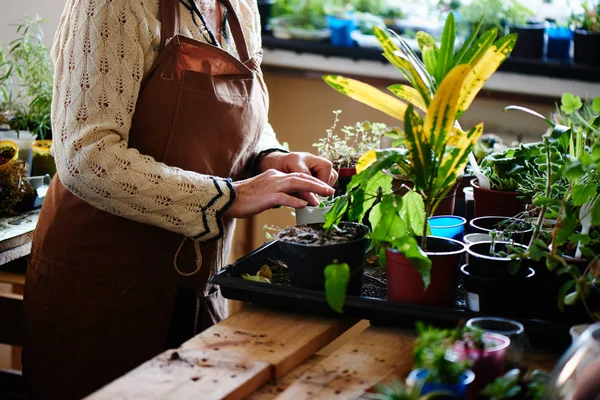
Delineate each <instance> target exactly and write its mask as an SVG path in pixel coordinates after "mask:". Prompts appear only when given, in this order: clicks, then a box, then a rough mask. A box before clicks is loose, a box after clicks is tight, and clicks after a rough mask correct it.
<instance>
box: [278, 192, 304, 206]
mask: <svg viewBox="0 0 600 400" xmlns="http://www.w3.org/2000/svg"><path fill="white" fill-rule="evenodd" d="M307 205H308V203H307V202H306V201H305V200H302V199H299V198H298V197H294V196H290V195H289V194H286V193H273V194H272V195H271V196H270V198H269V207H276V206H284V207H291V208H304V207H306V206H307Z"/></svg>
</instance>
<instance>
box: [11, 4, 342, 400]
mask: <svg viewBox="0 0 600 400" xmlns="http://www.w3.org/2000/svg"><path fill="white" fill-rule="evenodd" d="M230 1H231V3H233V4H230ZM259 27H260V21H259V20H258V14H257V10H256V1H255V0H220V1H219V2H217V1H216V0H196V1H195V2H194V1H193V0H181V1H180V0H139V1H130V0H68V1H67V5H66V7H65V10H64V12H63V15H62V18H61V23H60V26H59V28H58V31H57V35H56V39H55V44H54V46H53V50H52V53H53V54H52V56H53V60H54V63H55V88H54V98H53V110H52V111H53V113H52V117H53V133H54V145H53V153H54V157H55V159H56V163H57V170H58V174H57V176H58V177H57V178H55V179H54V180H53V182H52V185H51V188H50V190H49V192H48V194H47V196H46V200H45V202H44V207H43V209H42V213H41V216H40V220H39V223H38V228H37V229H36V233H35V238H34V243H33V249H32V257H31V261H30V266H29V268H28V271H27V280H26V282H27V283H26V288H25V318H26V338H25V348H24V357H23V367H24V376H25V378H26V379H27V382H28V388H29V389H30V391H31V395H32V397H33V398H43V399H54V398H61V399H62V398H80V397H82V396H84V395H86V394H88V393H90V392H92V391H94V390H96V389H98V388H99V387H101V386H102V385H104V384H106V383H108V382H109V381H111V380H113V379H115V378H117V377H118V376H120V375H122V374H124V373H125V372H127V371H128V370H130V369H132V368H133V367H135V366H137V365H139V364H140V363H142V362H144V361H146V360H147V359H149V358H151V357H152V356H154V355H156V354H158V353H159V352H161V351H163V350H164V349H166V348H167V347H174V346H177V345H179V344H180V343H181V342H182V341H184V340H186V339H187V338H189V337H191V336H192V335H193V334H194V333H195V332H198V331H199V330H201V329H203V328H206V327H207V326H210V325H211V324H213V323H215V322H217V321H219V320H220V319H222V318H223V316H224V308H223V299H222V298H221V297H220V294H219V291H218V290H217V289H216V288H213V287H212V285H210V284H208V283H207V282H208V279H209V277H210V276H211V275H212V274H213V273H214V272H215V271H216V270H218V269H219V268H221V267H222V265H223V263H224V261H225V260H226V257H227V255H228V253H229V243H230V237H231V233H232V228H233V225H232V221H233V220H234V218H244V217H248V216H251V215H255V214H257V213H260V212H262V211H264V210H267V209H269V208H272V207H274V206H278V205H285V206H290V207H303V206H305V205H306V204H307V203H310V204H313V205H316V203H317V198H316V195H330V194H332V193H333V189H332V188H331V187H330V185H331V184H333V183H334V182H335V180H336V179H337V175H336V173H335V172H334V171H332V168H331V164H330V163H329V162H327V161H325V160H323V159H321V158H318V157H315V156H312V155H309V154H306V153H287V152H286V151H285V150H283V149H282V148H281V146H280V145H279V143H278V142H277V140H276V138H275V135H274V133H273V130H272V129H271V128H270V126H269V124H268V123H267V110H268V97H267V91H266V87H265V84H264V81H263V78H262V74H261V72H260V55H261V51H260V32H259V30H260V28H259ZM313 175H314V176H315V177H313ZM294 194H296V195H294ZM186 239H189V240H187V241H186Z"/></svg>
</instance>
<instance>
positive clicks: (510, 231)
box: [469, 215, 533, 244]
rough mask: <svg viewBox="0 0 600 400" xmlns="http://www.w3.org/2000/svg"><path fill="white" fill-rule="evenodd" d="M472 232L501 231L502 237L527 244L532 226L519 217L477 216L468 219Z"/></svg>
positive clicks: (531, 233) (531, 232)
mask: <svg viewBox="0 0 600 400" xmlns="http://www.w3.org/2000/svg"><path fill="white" fill-rule="evenodd" d="M469 227H470V229H471V231H472V232H473V233H487V234H490V233H491V232H492V231H499V232H502V236H503V239H511V240H513V241H515V242H517V243H521V244H528V243H529V239H531V235H533V226H532V225H531V224H530V223H528V222H527V221H524V220H522V219H519V218H509V217H502V216H495V215H494V216H487V217H477V218H473V219H472V220H471V221H469Z"/></svg>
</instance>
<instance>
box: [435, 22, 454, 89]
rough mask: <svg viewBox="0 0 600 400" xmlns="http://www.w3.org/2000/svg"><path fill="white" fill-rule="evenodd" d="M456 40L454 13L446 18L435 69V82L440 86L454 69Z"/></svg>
mask: <svg viewBox="0 0 600 400" xmlns="http://www.w3.org/2000/svg"><path fill="white" fill-rule="evenodd" d="M455 40H456V23H455V22H454V13H452V12H451V13H450V14H449V15H448V18H446V24H445V25H444V32H443V33H442V45H441V47H440V51H439V54H438V57H437V64H436V67H435V81H436V83H437V84H438V85H439V84H440V83H441V82H442V80H443V79H444V77H445V76H446V74H447V73H448V71H450V69H451V68H452V60H453V59H454V41H455Z"/></svg>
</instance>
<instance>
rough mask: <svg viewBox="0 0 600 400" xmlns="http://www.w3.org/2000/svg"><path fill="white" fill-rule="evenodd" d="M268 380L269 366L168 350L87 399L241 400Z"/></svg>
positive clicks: (261, 362) (248, 361) (180, 350)
mask: <svg viewBox="0 0 600 400" xmlns="http://www.w3.org/2000/svg"><path fill="white" fill-rule="evenodd" d="M267 379H269V364H268V363H266V362H263V361H256V360H240V359H239V358H237V357H229V356H228V355H226V354H223V353H220V354H216V353H215V352H214V351H202V350H192V349H187V350H183V349H179V350H169V351H166V352H164V353H162V354H161V355H159V356H157V357H155V358H153V359H152V360H150V361H148V362H146V363H144V364H142V365H141V366H139V367H138V368H136V369H134V370H133V371H131V372H130V373H128V374H127V375H125V376H123V377H121V378H119V379H117V380H116V381H114V382H113V383H111V384H109V385H108V386H106V387H104V388H103V389H100V390H99V391H97V392H96V393H93V394H92V395H91V396H89V397H87V399H88V400H101V399H102V400H104V399H111V400H112V399H122V400H126V399H161V400H162V399H164V400H170V399H177V400H180V399H181V400H185V399H190V400H191V399H194V400H195V399H199V398H202V399H206V400H212V399H215V400H216V399H241V398H243V397H245V396H247V395H248V394H250V393H252V392H253V391H254V390H256V389H257V388H258V387H259V386H260V385H262V383H263V382H265V381H266V380H267Z"/></svg>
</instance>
